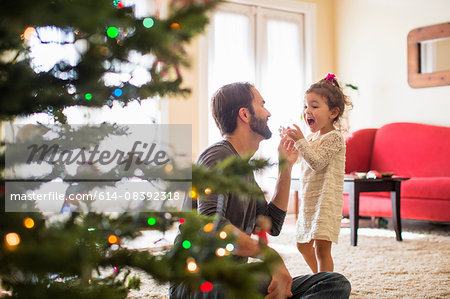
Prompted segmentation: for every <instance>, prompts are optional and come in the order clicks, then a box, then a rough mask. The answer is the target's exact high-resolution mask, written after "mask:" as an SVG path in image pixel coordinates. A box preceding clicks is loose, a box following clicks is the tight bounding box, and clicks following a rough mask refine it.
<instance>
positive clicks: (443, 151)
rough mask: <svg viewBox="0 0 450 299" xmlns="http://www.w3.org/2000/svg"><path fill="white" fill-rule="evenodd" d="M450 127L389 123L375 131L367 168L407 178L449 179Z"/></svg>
mask: <svg viewBox="0 0 450 299" xmlns="http://www.w3.org/2000/svg"><path fill="white" fill-rule="evenodd" d="M449 148H450V127H440V126H431V125H424V124H415V123H392V124H388V125H385V126H383V127H381V128H379V129H378V131H377V133H376V135H375V140H374V145H373V151H372V160H371V165H370V167H371V169H374V170H378V171H380V172H394V173H395V174H396V175H401V176H408V177H448V176H450V155H449Z"/></svg>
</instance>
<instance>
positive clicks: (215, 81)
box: [208, 4, 306, 191]
mask: <svg viewBox="0 0 450 299" xmlns="http://www.w3.org/2000/svg"><path fill="white" fill-rule="evenodd" d="M303 22H304V17H303V15H302V14H300V13H293V12H287V11H281V10H275V9H268V8H261V7H257V6H246V5H236V4H227V5H225V6H222V7H221V8H219V10H218V11H217V12H216V13H215V14H214V16H213V19H212V26H211V29H210V36H209V41H210V43H209V76H208V80H209V84H208V91H209V93H208V94H209V97H208V98H211V95H212V93H213V92H214V91H215V90H217V88H219V87H220V86H222V85H224V84H227V83H231V82H237V81H248V82H252V83H254V84H255V86H256V87H257V88H258V90H259V91H260V92H261V95H262V96H263V97H264V99H265V101H266V108H267V109H268V110H269V111H270V113H271V114H272V116H271V118H270V119H269V127H270V129H271V131H272V133H273V135H272V138H271V139H270V140H266V141H263V142H262V143H261V144H260V149H259V150H258V152H257V154H256V156H257V157H262V158H269V159H271V161H272V162H274V163H275V162H277V157H278V154H277V147H278V143H279V141H280V138H279V135H278V129H279V128H280V126H288V125H292V123H296V124H298V125H301V121H300V115H301V108H302V106H303V93H304V91H305V77H306V76H305V63H304V26H303ZM208 114H209V122H208V135H209V140H208V142H209V144H211V143H213V142H215V141H217V140H220V138H221V136H220V134H219V132H218V129H217V127H216V125H215V123H214V120H213V119H212V117H211V116H210V115H211V113H210V110H208ZM296 171H297V170H294V172H296ZM276 176H277V167H272V168H271V169H267V170H266V171H265V172H264V173H263V174H261V175H258V176H257V180H258V182H259V184H260V185H261V187H263V189H265V190H269V191H270V190H273V186H274V182H275V179H274V178H276Z"/></svg>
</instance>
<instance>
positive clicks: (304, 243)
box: [284, 74, 351, 273]
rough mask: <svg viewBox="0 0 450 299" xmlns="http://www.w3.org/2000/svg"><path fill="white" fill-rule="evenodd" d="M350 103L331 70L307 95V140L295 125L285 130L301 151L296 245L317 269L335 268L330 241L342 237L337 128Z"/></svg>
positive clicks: (342, 165) (340, 154)
mask: <svg viewBox="0 0 450 299" xmlns="http://www.w3.org/2000/svg"><path fill="white" fill-rule="evenodd" d="M346 105H350V106H351V103H350V102H349V101H348V100H347V97H346V96H345V95H344V93H343V92H342V89H341V88H340V87H339V84H338V82H337V81H336V79H335V75H333V74H328V75H327V77H326V78H324V79H322V80H320V81H319V82H317V83H315V84H313V85H311V87H310V88H309V89H308V90H307V91H306V94H305V106H304V109H303V119H304V121H305V122H306V125H307V126H308V127H309V128H310V130H311V132H312V134H311V135H309V136H308V138H307V139H305V137H304V136H303V134H302V132H301V130H300V128H299V127H298V126H297V125H295V124H294V125H293V126H294V127H295V128H289V127H288V128H287V129H286V130H284V134H287V135H288V136H289V137H291V138H292V139H293V140H294V141H295V146H296V148H297V149H298V151H299V152H300V154H301V156H300V157H299V160H298V161H299V162H300V169H301V173H302V177H301V178H300V182H301V187H300V190H299V193H300V198H301V205H300V211H299V215H298V221H297V248H298V250H299V251H300V253H301V254H302V255H303V258H304V259H305V261H306V263H307V264H308V266H309V267H310V268H311V270H312V272H313V273H317V272H323V271H333V268H334V265H333V259H332V257H331V243H332V242H334V243H337V241H338V236H339V230H340V225H341V219H342V202H343V198H342V193H343V185H344V172H345V142H344V137H343V136H342V134H341V132H340V131H339V130H337V129H336V127H335V126H336V125H337V124H338V122H339V120H340V118H341V116H342V114H343V113H344V110H345V106H346Z"/></svg>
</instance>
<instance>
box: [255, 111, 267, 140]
mask: <svg viewBox="0 0 450 299" xmlns="http://www.w3.org/2000/svg"><path fill="white" fill-rule="evenodd" d="M250 129H252V131H253V132H255V133H258V134H259V135H261V136H262V137H264V138H265V139H269V138H270V137H272V132H271V131H270V129H269V127H268V126H267V121H265V120H264V119H263V118H259V117H257V116H256V115H255V114H253V113H252V119H251V120H250Z"/></svg>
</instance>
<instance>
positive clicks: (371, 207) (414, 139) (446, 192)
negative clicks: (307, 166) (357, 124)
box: [343, 123, 450, 222]
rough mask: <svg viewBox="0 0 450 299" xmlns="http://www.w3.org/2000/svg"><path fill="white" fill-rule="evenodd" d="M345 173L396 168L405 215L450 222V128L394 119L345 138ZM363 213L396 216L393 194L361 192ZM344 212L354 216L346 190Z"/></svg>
mask: <svg viewBox="0 0 450 299" xmlns="http://www.w3.org/2000/svg"><path fill="white" fill-rule="evenodd" d="M346 144H347V153H346V165H345V171H346V173H351V172H354V171H356V172H368V171H369V170H376V171H378V172H393V173H394V175H396V176H405V177H410V178H411V179H410V180H407V181H404V182H402V185H401V209H400V210H401V214H400V215H401V218H402V219H419V220H429V221H443V222H450V127H440V126H432V125H424V124H416V123H392V124H387V125H385V126H382V127H381V128H379V129H362V130H359V131H356V132H354V133H352V134H351V135H349V136H347V138H346ZM359 211H360V212H359V213H360V215H362V216H378V217H391V216H392V213H391V201H390V197H389V193H387V192H377V193H361V194H360V206H359ZM343 214H345V215H348V214H349V200H348V195H347V194H344V208H343Z"/></svg>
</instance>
